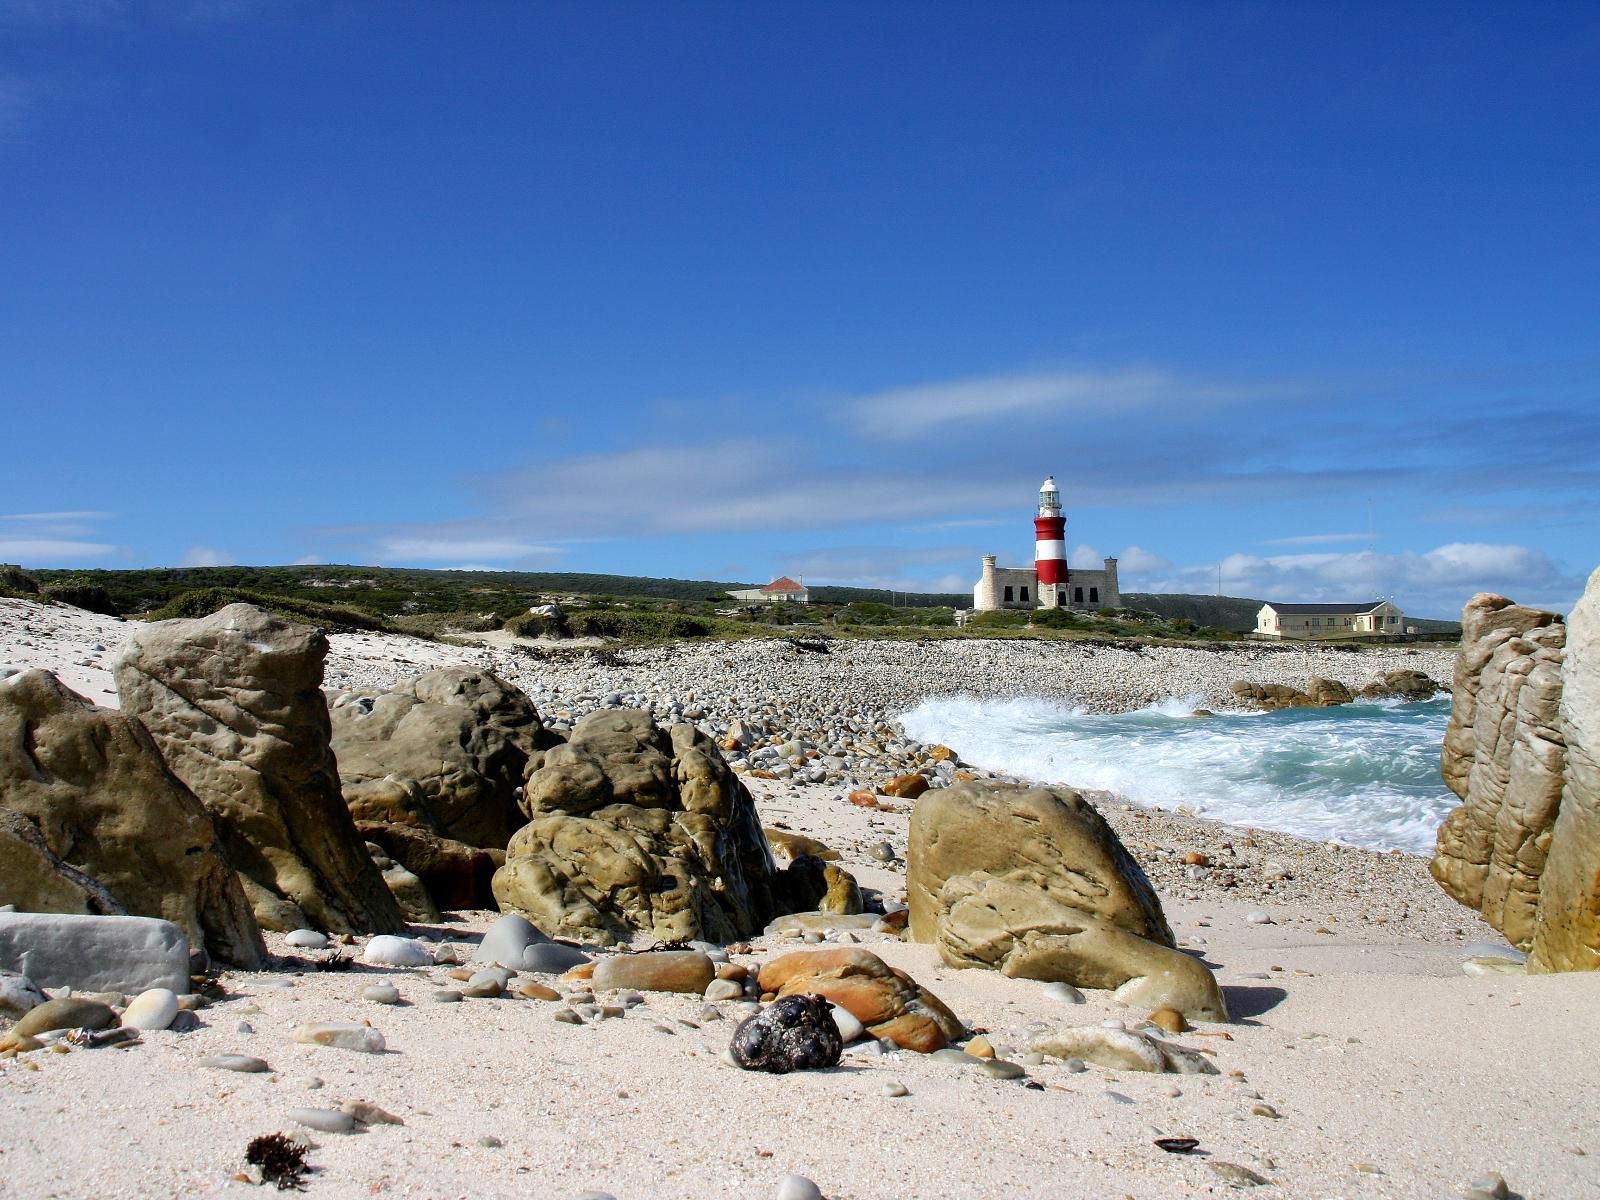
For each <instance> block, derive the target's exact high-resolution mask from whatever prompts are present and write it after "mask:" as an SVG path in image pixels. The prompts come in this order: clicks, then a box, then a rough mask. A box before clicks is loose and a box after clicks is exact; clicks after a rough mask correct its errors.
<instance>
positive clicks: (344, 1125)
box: [288, 1108, 356, 1133]
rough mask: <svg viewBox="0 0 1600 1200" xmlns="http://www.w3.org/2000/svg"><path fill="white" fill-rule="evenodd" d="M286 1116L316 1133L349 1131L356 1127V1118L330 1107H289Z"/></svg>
mask: <svg viewBox="0 0 1600 1200" xmlns="http://www.w3.org/2000/svg"><path fill="white" fill-rule="evenodd" d="M288 1117H289V1120H291V1121H293V1122H294V1123H295V1124H296V1125H304V1126H305V1127H306V1128H307V1129H315V1130H316V1131H317V1132H318V1133H349V1132H350V1131H351V1130H352V1129H354V1128H355V1127H356V1119H355V1118H354V1117H352V1116H351V1115H350V1114H349V1113H347V1112H339V1111H338V1110H337V1109H332V1108H291V1109H290V1110H289V1113H288Z"/></svg>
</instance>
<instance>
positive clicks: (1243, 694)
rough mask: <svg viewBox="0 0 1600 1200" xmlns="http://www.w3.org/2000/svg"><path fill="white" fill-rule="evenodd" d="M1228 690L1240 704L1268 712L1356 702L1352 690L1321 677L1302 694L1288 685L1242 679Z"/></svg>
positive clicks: (1314, 680)
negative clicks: (1353, 700) (1351, 693)
mask: <svg viewBox="0 0 1600 1200" xmlns="http://www.w3.org/2000/svg"><path fill="white" fill-rule="evenodd" d="M1229 690H1231V691H1232V692H1233V694H1234V696H1235V697H1236V698H1237V699H1238V700H1239V701H1240V703H1242V704H1246V705H1248V706H1249V707H1251V708H1259V709H1264V710H1265V711H1267V712H1273V711H1275V710H1277V709H1280V708H1329V707H1331V706H1333V705H1335V704H1348V703H1350V701H1351V700H1352V699H1354V697H1352V696H1351V695H1350V689H1349V688H1347V687H1345V685H1344V684H1342V683H1340V682H1339V681H1338V680H1337V679H1324V678H1322V677H1321V676H1317V677H1315V678H1313V679H1312V680H1311V682H1310V683H1309V684H1307V686H1306V690H1305V691H1303V692H1302V691H1301V690H1300V689H1299V688H1293V687H1290V686H1289V685H1288V684H1286V683H1252V682H1251V681H1249V680H1247V679H1241V680H1239V681H1238V682H1237V683H1235V684H1233V685H1232V687H1231V688H1230V689H1229Z"/></svg>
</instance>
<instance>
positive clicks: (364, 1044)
mask: <svg viewBox="0 0 1600 1200" xmlns="http://www.w3.org/2000/svg"><path fill="white" fill-rule="evenodd" d="M289 1036H290V1037H292V1038H293V1039H294V1040H295V1041H297V1042H300V1043H301V1044H302V1045H307V1046H331V1047H333V1048H334V1049H337V1050H355V1051H357V1052H359V1053H361V1054H382V1053H383V1051H384V1042H383V1034H381V1033H379V1032H378V1031H377V1030H376V1029H374V1028H373V1027H372V1026H371V1025H358V1024H356V1023H355V1022H353V1021H321V1022H318V1023H317V1024H314V1025H297V1026H295V1029H294V1032H293V1033H291V1034H290V1035H289Z"/></svg>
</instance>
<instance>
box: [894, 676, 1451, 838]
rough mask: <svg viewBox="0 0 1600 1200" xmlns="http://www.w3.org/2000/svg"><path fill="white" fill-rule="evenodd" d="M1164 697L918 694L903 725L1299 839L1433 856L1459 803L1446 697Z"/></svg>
mask: <svg viewBox="0 0 1600 1200" xmlns="http://www.w3.org/2000/svg"><path fill="white" fill-rule="evenodd" d="M1198 707H1202V702H1201V701H1200V700H1199V699H1198V698H1195V697H1174V698H1172V699H1169V700H1165V701H1163V702H1161V703H1159V704H1155V705H1151V706H1150V707H1149V708H1143V709H1139V710H1138V711H1136V712H1126V713H1117V714H1113V715H1106V714H1096V713H1089V712H1084V711H1083V710H1081V709H1076V708H1071V707H1066V706H1063V705H1060V704H1057V703H1053V702H1050V701H1045V700H1030V699H1017V700H975V699H972V698H970V697H964V696H956V697H945V698H939V699H932V700H926V701H924V702H923V703H921V704H919V705H918V706H917V707H916V708H914V709H912V710H911V711H910V712H908V713H906V714H905V715H904V716H903V717H901V719H900V720H901V724H902V725H903V726H904V727H905V730H906V732H907V733H908V734H910V735H911V736H912V737H914V738H916V739H918V740H919V741H923V742H941V743H943V744H944V745H946V746H949V747H950V748H951V749H952V750H954V751H955V752H956V753H957V754H959V755H960V756H961V757H962V758H963V759H965V760H966V761H967V762H970V763H972V764H974V765H975V766H979V767H983V768H984V769H986V770H991V771H999V772H1002V773H1004V774H1007V775H1016V776H1020V777H1022V778H1025V779H1031V780H1036V781H1038V782H1041V783H1065V784H1071V785H1072V786H1074V787H1078V788H1084V789H1090V788H1092V789H1097V790H1101V791H1107V792H1113V793H1116V794H1117V795H1119V796H1121V797H1122V798H1123V799H1125V800H1129V801H1132V802H1134V803H1136V804H1142V805H1147V806H1160V807H1162V808H1168V809H1172V808H1178V807H1185V808H1188V809H1190V810H1191V811H1192V812H1194V813H1195V814H1196V815H1198V816H1203V817H1210V818H1212V819H1214V820H1218V821H1225V822H1228V823H1230V824H1236V825H1250V826H1255V827H1257V828H1263V829H1276V830H1279V831H1280V832H1283V833H1288V834H1293V835H1295V836H1296V837H1304V838H1314V839H1316V840H1319V841H1333V842H1340V843H1343V844H1345V845H1349V846H1364V847H1367V848H1369V849H1373V850H1391V849H1398V850H1404V851H1408V852H1410V853H1413V854H1432V853H1433V845H1434V835H1435V833H1436V832H1437V830H1438V828H1439V822H1440V821H1442V820H1443V819H1444V815H1445V813H1447V812H1448V811H1449V810H1450V809H1451V808H1453V807H1454V806H1455V805H1456V804H1457V803H1459V801H1458V800H1457V799H1456V797H1455V795H1454V794H1453V793H1452V792H1451V791H1450V790H1449V789H1448V788H1446V787H1445V786H1444V781H1443V779H1442V778H1441V777H1440V775H1439V751H1440V748H1441V747H1442V745H1443V743H1444V729H1445V724H1446V722H1447V721H1448V720H1449V717H1450V697H1449V696H1447V695H1446V696H1440V697H1436V698H1435V699H1433V700H1429V701H1425V702H1422V703H1408V704H1407V703H1400V702H1398V701H1390V700H1382V701H1365V702H1359V703H1355V704H1346V705H1340V706H1338V707H1334V708H1296V709H1284V710H1282V711H1280V712H1272V713H1232V712H1223V711H1220V710H1219V711H1218V712H1217V715H1216V716H1213V717H1193V716H1190V715H1189V714H1190V713H1191V712H1192V711H1193V710H1194V709H1195V708H1198Z"/></svg>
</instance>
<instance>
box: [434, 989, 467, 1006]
mask: <svg viewBox="0 0 1600 1200" xmlns="http://www.w3.org/2000/svg"><path fill="white" fill-rule="evenodd" d="M429 999H430V1000H432V1001H433V1002H434V1003H435V1004H460V1003H461V993H460V992H458V991H456V990H455V988H439V989H438V990H437V991H435V992H434V993H433V994H432V995H431V996H429Z"/></svg>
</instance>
